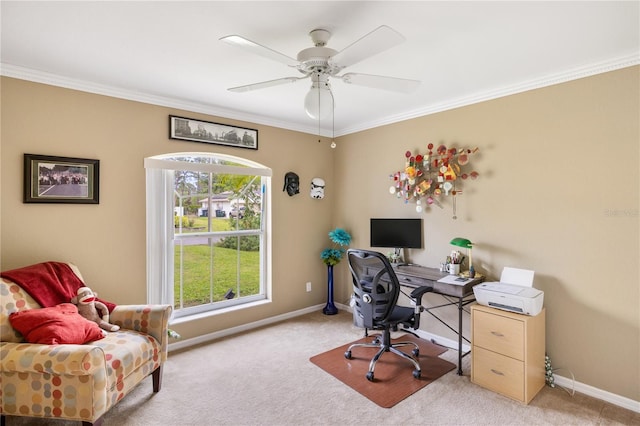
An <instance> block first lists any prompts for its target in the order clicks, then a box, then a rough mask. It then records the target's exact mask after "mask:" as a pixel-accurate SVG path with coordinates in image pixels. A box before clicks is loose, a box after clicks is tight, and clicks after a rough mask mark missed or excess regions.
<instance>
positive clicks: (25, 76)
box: [0, 52, 640, 137]
mask: <svg viewBox="0 0 640 426" xmlns="http://www.w3.org/2000/svg"><path fill="white" fill-rule="evenodd" d="M639 64H640V53H638V52H636V53H634V54H631V55H627V56H622V57H618V58H614V59H610V60H607V61H602V62H597V63H593V64H588V65H585V66H581V67H576V68H573V69H570V70H568V71H564V72H561V73H555V74H550V75H547V76H544V77H541V78H537V79H532V80H529V81H525V82H522V83H519V84H515V85H510V86H504V87H497V88H495V89H492V90H486V91H483V92H479V93H477V94H474V95H471V96H465V97H461V98H458V99H452V100H450V101H446V102H441V103H438V104H432V105H427V106H425V107H424V108H419V109H416V110H412V111H408V112H406V113H403V114H397V115H392V116H389V117H386V118H385V119H384V120H375V121H369V122H364V123H360V124H357V125H355V126H351V127H345V128H342V129H336V132H335V136H344V135H348V134H351V133H356V132H360V131H364V130H369V129H372V128H375V127H380V126H384V125H388V124H393V123H397V122H400V121H405V120H410V119H413V118H418V117H422V116H425V115H430V114H435V113H438V112H443V111H447V110H451V109H455V108H460V107H464V106H468V105H473V104H476V103H480V102H485V101H489V100H493V99H497V98H501V97H505V96H510V95H514V94H517V93H522V92H526V91H529V90H535V89H540V88H543V87H547V86H553V85H556V84H560V83H565V82H568V81H572V80H578V79H581V78H585V77H589V76H593V75H596V74H602V73H606V72H609V71H615V70H618V69H622V68H627V67H631V66H635V65H639ZM0 75H3V76H6V77H11V78H17V79H20V80H27V81H32V82H35V83H42V84H48V85H51V86H58V87H64V88H67V89H73V90H79V91H83V92H88V93H94V94H98V95H104V96H110V97H114V98H120V99H126V100H130V101H136V102H142V103H147V104H152V105H157V106H164V107H168V108H177V109H180V110H185V111H192V112H198V113H202V114H207V115H214V116H217V117H224V118H230V119H234V120H240V121H246V122H249V123H256V124H262V125H266V126H272V127H277V128H281V129H287V130H293V131H298V132H302V133H309V134H313V135H317V134H318V128H313V127H312V126H299V125H296V124H293V123H290V122H286V121H282V120H274V119H272V118H268V117H264V116H261V115H254V114H247V113H244V112H242V111H238V110H230V109H224V108H216V107H213V106H211V105H205V104H200V103H196V102H189V101H185V100H182V99H176V98H168V97H163V96H157V95H151V94H147V93H141V92H136V91H133V90H127V89H123V88H118V87H113V86H107V85H102V84H97V83H92V82H89V81H83V80H77V79H72V78H68V77H64V76H60V75H56V74H51V73H47V72H44V71H38V70H33V69H30V68H24V67H20V66H16V65H11V64H4V63H0ZM320 133H321V135H322V136H326V137H330V136H331V134H330V132H329V131H326V130H324V131H321V132H320Z"/></svg>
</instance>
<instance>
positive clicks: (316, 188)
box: [310, 178, 324, 199]
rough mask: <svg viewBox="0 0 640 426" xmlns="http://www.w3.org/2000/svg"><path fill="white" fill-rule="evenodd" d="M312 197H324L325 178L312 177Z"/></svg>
mask: <svg viewBox="0 0 640 426" xmlns="http://www.w3.org/2000/svg"><path fill="white" fill-rule="evenodd" d="M310 195H311V198H317V199H321V198H324V179H322V178H313V179H311V194H310Z"/></svg>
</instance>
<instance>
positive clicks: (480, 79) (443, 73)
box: [1, 1, 640, 136]
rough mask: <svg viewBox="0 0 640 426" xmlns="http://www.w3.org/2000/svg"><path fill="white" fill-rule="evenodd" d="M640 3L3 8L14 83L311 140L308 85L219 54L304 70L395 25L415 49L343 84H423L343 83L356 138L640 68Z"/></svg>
mask: <svg viewBox="0 0 640 426" xmlns="http://www.w3.org/2000/svg"><path fill="white" fill-rule="evenodd" d="M639 5H640V2H639V1H624V2H614V1H600V2H598V1H596V2H576V1H568V2H561V1H553V2H539V1H534V2H515V1H514V2H482V1H473V2H456V1H448V2H435V1H410V2H399V1H352V2H347V1H320V2H314V1H281V2H272V1H257V2H242V1H233V2H232V1H222V2H221V1H195V2H178V1H175V2H167V1H165V2H151V1H142V2H83V1H72V2H52V1H41V2H29V1H19V2H18V1H15V2H14V1H2V3H1V15H2V16H1V19H2V21H1V22H2V39H1V43H2V44H1V48H2V50H1V62H2V64H1V65H2V68H1V72H2V74H3V75H6V76H10V77H17V78H22V79H27V80H32V81H38V82H43V83H48V84H54V85H58V86H63V87H70V88H74V89H80V90H86V91H89V92H94V93H102V94H107V95H111V96H117V97H122V98H126V99H134V100H140V101H143V102H150V103H154V104H159V105H166V106H172V107H178V108H183V109H186V110H189V111H197V112H203V113H207V114H212V115H217V116H221V117H227V118H233V119H240V120H247V121H251V122H255V123H260V124H267V125H274V126H278V127H283V128H287V129H292V130H298V131H303V132H308V133H314V134H317V133H318V122H317V121H316V120H312V119H310V118H308V117H307V115H306V114H305V112H304V109H303V101H304V96H305V94H306V93H307V91H308V89H309V87H310V85H311V83H310V81H309V80H303V81H299V82H297V83H294V84H287V85H282V86H276V87H270V88H266V89H262V90H258V91H252V92H245V93H233V92H229V91H228V90H227V89H228V88H230V87H234V86H240V85H245V84H250V83H256V82H261V81H266V80H272V79H277V78H281V77H289V76H300V74H299V73H298V72H297V71H296V70H294V69H290V68H287V66H285V65H283V64H282V63H279V62H276V61H272V60H269V59H266V58H264V57H261V56H257V55H253V54H251V53H249V52H246V51H244V50H241V49H239V48H236V47H234V46H230V45H228V44H226V43H223V42H220V41H219V39H220V38H221V37H223V36H225V35H230V34H238V35H242V36H244V37H246V38H248V39H251V40H253V41H255V42H257V43H260V44H262V45H264V46H267V47H269V48H271V49H274V50H276V51H278V52H281V53H284V54H286V55H288V56H292V57H295V56H296V55H297V53H298V52H299V51H300V50H302V49H304V48H307V47H311V46H312V43H311V39H310V38H309V36H308V33H309V31H310V30H312V29H314V28H318V27H321V28H325V29H328V30H330V31H331V32H332V33H333V36H332V38H331V40H329V43H328V47H331V48H333V49H336V50H338V51H340V50H342V49H343V48H345V47H346V46H348V45H349V44H351V43H352V42H354V41H356V40H357V39H359V38H360V37H362V36H364V35H365V34H367V33H369V32H370V31H372V30H374V29H375V28H377V27H379V26H380V25H388V26H390V27H392V28H393V29H395V30H397V31H398V32H400V33H401V34H402V35H404V37H405V38H406V41H405V42H404V43H402V44H400V45H398V46H396V47H393V48H391V49H389V50H387V51H385V52H382V53H380V54H378V55H376V56H373V57H371V58H368V59H366V60H363V61H362V62H359V63H357V64H355V65H353V66H351V67H349V68H348V69H347V70H346V71H349V72H358V73H365V74H376V75H385V76H392V77H401V78H408V79H416V80H421V81H422V84H421V85H420V88H419V89H418V91H416V92H415V93H412V94H408V95H407V94H398V93H394V92H387V91H383V90H378V89H372V88H366V87H362V86H355V85H347V84H345V83H344V82H342V81H340V80H333V81H332V90H333V92H334V96H335V102H336V108H335V125H334V130H332V123H331V121H330V120H327V121H326V122H322V123H320V124H321V128H322V131H321V132H322V134H324V135H331V134H332V132H334V134H335V135H336V136H339V135H342V134H348V133H352V132H355V131H359V130H364V129H367V128H372V127H376V126H379V125H382V124H387V123H392V122H396V121H400V120H403V119H407V118H413V117H417V116H421V115H425V114H429V113H433V112H437V111H442V110H446V109H450V108H454V107H457V106H462V105H467V104H471V103H474V102H478V101H482V100H486V99H492V98H495V97H499V96H504V95H507V94H511V93H517V92H521V91H524V90H529V89H532V88H536V87H542V86H546V85H549V84H555V83H559V82H563V81H568V80H571V79H575V78H580V77H584V76H588V75H592V74H596V73H600V72H605V71H609V70H614V69H618V68H622V67H626V66H631V65H636V64H638V63H640V33H639V27H640V11H639Z"/></svg>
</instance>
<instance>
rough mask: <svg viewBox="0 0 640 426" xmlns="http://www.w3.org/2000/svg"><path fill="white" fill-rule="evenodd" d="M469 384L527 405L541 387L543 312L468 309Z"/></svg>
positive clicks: (542, 383)
mask: <svg viewBox="0 0 640 426" xmlns="http://www.w3.org/2000/svg"><path fill="white" fill-rule="evenodd" d="M471 346H472V347H471V381H472V382H473V383H475V384H477V385H480V386H482V387H485V388H487V389H490V390H492V391H494V392H497V393H499V394H502V395H504V396H507V397H509V398H513V399H515V400H517V401H520V402H523V403H525V404H528V403H529V402H530V401H531V400H532V399H533V397H534V396H536V394H537V393H538V392H539V391H540V389H542V387H543V386H544V383H545V368H544V355H545V310H544V308H543V309H542V312H540V313H539V314H538V315H536V316H535V317H533V316H529V315H523V314H516V313H511V312H507V311H502V310H500V309H495V308H489V307H487V306H482V305H477V304H476V305H472V306H471Z"/></svg>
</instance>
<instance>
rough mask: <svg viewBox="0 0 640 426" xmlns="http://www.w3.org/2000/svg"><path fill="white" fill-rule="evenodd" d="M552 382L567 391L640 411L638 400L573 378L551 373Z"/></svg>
mask: <svg viewBox="0 0 640 426" xmlns="http://www.w3.org/2000/svg"><path fill="white" fill-rule="evenodd" d="M553 378H554V383H555V384H556V385H558V386H562V387H563V388H565V389H567V390H568V391H571V390H575V391H576V392H580V393H581V394H584V395H587V396H591V397H593V398H597V399H600V400H602V401H605V402H608V403H610V404H613V405H617V406H618V407H622V408H626V409H627V410H631V411H634V412H636V413H640V401H634V400H633V399H631V398H626V397H624V396H620V395H616V394H615V393H611V392H607V391H605V390H602V389H598V388H594V387H593V386H589V385H586V384H584V383H580V382H574V380H573V379H571V378H567V377H563V376H559V375H557V374H555V373H554V374H553Z"/></svg>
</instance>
